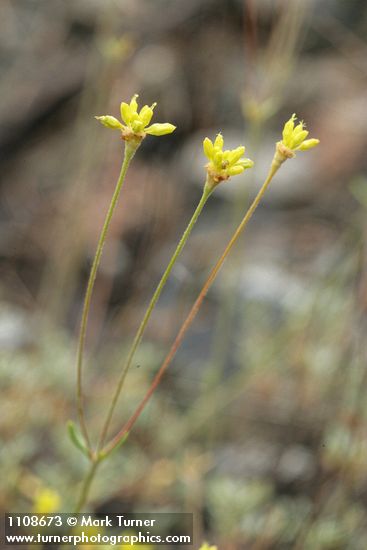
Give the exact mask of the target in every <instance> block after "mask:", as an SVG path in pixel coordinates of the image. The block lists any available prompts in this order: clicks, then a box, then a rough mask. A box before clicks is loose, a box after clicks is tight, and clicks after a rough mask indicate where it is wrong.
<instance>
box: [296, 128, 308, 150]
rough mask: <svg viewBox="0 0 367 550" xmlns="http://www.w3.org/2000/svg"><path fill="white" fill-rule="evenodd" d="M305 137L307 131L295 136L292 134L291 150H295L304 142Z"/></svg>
mask: <svg viewBox="0 0 367 550" xmlns="http://www.w3.org/2000/svg"><path fill="white" fill-rule="evenodd" d="M307 136H308V132H307V130H301V131H300V132H298V133H297V134H293V139H292V149H295V148H296V147H298V145H301V143H302V141H304V140H305V139H306V137H307Z"/></svg>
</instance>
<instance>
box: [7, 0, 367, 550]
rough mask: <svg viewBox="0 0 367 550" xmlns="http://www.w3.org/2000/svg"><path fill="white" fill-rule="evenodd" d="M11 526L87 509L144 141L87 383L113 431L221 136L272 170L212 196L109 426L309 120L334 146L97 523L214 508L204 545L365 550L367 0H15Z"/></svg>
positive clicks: (282, 194)
mask: <svg viewBox="0 0 367 550" xmlns="http://www.w3.org/2000/svg"><path fill="white" fill-rule="evenodd" d="M0 20H1V33H0V67H1V81H0V91H1V102H0V165H1V169H0V224H1V231H0V257H1V266H0V270H1V286H0V292H1V294H0V347H1V360H0V377H1V403H2V405H1V415H0V430H1V438H2V444H1V448H0V456H1V481H0V484H1V489H0V509H1V510H2V511H3V512H11V511H16V512H29V511H31V510H38V511H51V509H52V511H56V510H62V511H68V510H71V509H72V505H73V503H74V501H75V498H76V492H75V491H76V488H77V485H78V484H79V483H80V480H81V479H82V477H83V475H84V473H85V471H86V467H87V464H86V460H85V459H84V458H83V456H82V455H80V453H78V452H77V451H76V450H75V449H74V448H73V446H72V444H71V443H70V441H69V439H68V437H67V433H66V428H65V426H66V422H67V420H68V419H70V418H72V419H75V418H76V404H75V378H76V374H75V351H76V337H77V331H78V324H79V321H80V314H81V308H82V302H83V296H84V290H85V286H86V282H87V277H88V273H89V269H90V265H91V261H92V259H93V255H94V251H95V247H96V243H97V239H98V235H99V232H100V229H101V225H102V223H103V219H104V216H105V213H106V210H107V207H108V204H109V201H110V197H111V194H112V192H113V189H114V185H115V181H116V178H117V175H118V171H119V166H120V163H121V159H122V154H123V148H122V143H121V140H120V139H119V136H118V133H114V132H110V131H108V130H107V129H105V128H103V127H102V126H101V125H100V124H98V123H97V122H96V121H95V119H94V118H93V117H94V115H101V114H111V115H114V116H119V104H120V102H121V101H128V100H129V99H130V97H131V96H132V94H133V93H135V92H136V93H139V96H140V98H139V101H140V103H141V105H143V104H145V103H148V104H150V103H152V102H153V101H157V102H158V106H157V108H156V111H155V121H159V122H166V121H169V122H171V123H173V124H175V125H176V126H177V130H176V132H175V133H174V134H172V135H170V136H165V137H162V138H155V137H149V136H148V138H147V139H146V140H145V141H144V142H143V144H142V146H141V148H140V149H139V152H138V154H137V156H136V158H135V159H134V162H133V164H132V166H131V169H130V171H129V173H128V178H127V181H126V185H125V187H124V189H123V193H122V197H121V201H120V204H119V207H118V210H117V212H116V215H115V217H114V219H113V223H112V226H111V230H110V233H109V238H108V242H107V244H106V246H105V249H104V255H103V261H102V265H101V269H100V272H99V275H98V279H97V283H96V287H95V294H94V298H93V305H92V312H91V318H90V323H89V330H88V339H87V351H88V356H87V360H86V364H85V365H86V368H85V373H86V375H85V383H86V387H85V393H86V401H87V418H88V425H89V427H90V430H91V432H92V434H93V439H95V438H96V437H97V434H98V433H99V430H100V428H101V425H102V421H103V417H104V414H105V412H106V408H107V406H108V403H109V401H110V397H111V394H112V392H113V389H114V387H115V383H116V378H117V375H118V373H119V369H120V368H121V362H122V361H123V359H124V356H125V354H126V351H127V349H128V347H129V344H130V343H131V340H132V338H133V336H134V333H135V330H136V329H137V327H138V325H139V323H140V320H141V318H142V316H143V313H144V311H145V307H146V306H147V303H148V301H149V299H150V296H151V294H152V291H153V290H154V288H155V286H156V284H157V282H158V280H159V278H160V275H161V273H162V272H163V270H164V268H165V266H166V263H167V261H168V259H169V258H170V256H171V254H172V252H173V250H174V247H175V244H176V243H177V241H178V239H179V237H180V235H181V233H182V231H183V229H184V228H185V226H186V224H187V222H188V220H189V218H190V217H191V214H192V212H193V210H194V208H195V206H196V204H197V201H198V199H199V197H200V195H201V191H202V187H203V183H204V180H205V169H204V164H205V158H204V155H203V153H202V140H203V138H204V137H205V136H209V137H210V138H212V139H213V138H214V137H215V135H216V133H217V132H219V131H222V132H223V135H224V138H225V145H226V146H227V147H235V146H237V145H239V144H242V143H244V144H245V145H246V156H248V157H250V158H251V159H253V160H254V161H255V163H256V165H255V168H254V169H253V170H251V171H246V172H245V174H244V175H241V176H237V177H236V178H233V180H231V181H229V182H226V183H224V184H223V185H221V186H220V187H219V188H218V189H217V190H216V191H215V193H214V194H213V196H212V197H211V198H210V201H209V203H208V205H207V206H206V208H205V210H204V212H203V214H202V216H201V219H200V220H199V222H198V224H197V225H196V227H195V229H194V231H193V234H192V236H191V238H190V241H189V243H188V245H187V247H186V249H185V251H184V253H183V254H182V256H181V258H180V260H179V262H178V263H177V264H176V266H175V269H174V271H173V274H172V276H171V278H170V280H169V283H168V284H167V286H166V288H165V290H164V293H163V295H162V297H161V299H160V301H159V305H158V307H157V308H156V310H155V313H154V316H153V317H152V320H151V322H150V324H149V326H148V330H147V333H146V337H145V339H144V342H143V344H142V345H141V347H140V349H139V352H138V354H137V356H136V359H135V362H134V365H133V368H132V369H131V371H130V373H129V377H128V381H127V385H126V389H125V392H124V393H123V395H122V398H121V399H120V403H119V408H118V411H117V414H116V416H115V419H114V425H113V429H112V431H111V435H113V434H114V433H116V430H117V429H119V428H120V427H121V426H122V424H123V422H124V421H126V420H127V419H128V417H129V414H131V413H132V411H133V410H134V408H135V407H136V405H137V404H138V402H139V401H140V399H141V398H142V397H143V395H144V392H145V391H146V389H147V388H148V386H149V382H150V381H151V379H152V377H153V376H154V374H155V372H156V371H157V369H158V368H159V366H160V364H161V361H162V359H163V358H164V356H165V353H166V352H167V350H168V348H169V346H170V344H171V343H172V341H173V338H174V336H175V334H176V332H177V330H178V328H179V326H180V324H181V322H182V321H183V319H184V317H185V314H186V313H187V312H188V310H189V308H190V306H191V304H192V303H193V301H194V299H195V297H196V295H197V293H198V291H199V290H200V288H201V286H202V284H203V283H204V281H205V278H206V276H207V275H208V273H209V271H210V268H211V266H212V265H213V263H214V262H215V261H216V259H217V258H218V257H219V254H220V253H221V252H222V250H223V248H224V246H225V244H226V242H227V241H228V239H229V237H230V236H231V234H232V232H233V230H234V228H235V227H236V225H237V223H238V222H239V220H240V219H241V217H242V215H243V213H244V211H245V210H246V206H247V205H248V201H249V200H250V199H251V198H252V197H253V196H254V193H255V192H256V190H257V189H258V188H259V186H260V184H261V183H262V181H263V178H264V176H265V175H266V173H267V170H268V167H269V164H270V162H271V159H272V156H273V151H274V144H275V142H276V141H278V140H279V139H280V135H281V129H282V127H283V124H284V122H285V121H286V120H287V119H288V118H289V117H290V115H291V114H292V113H293V112H296V113H297V115H298V116H299V117H300V119H304V120H305V121H306V122H307V126H308V129H309V130H310V136H311V137H317V138H319V139H320V140H321V143H320V145H319V147H317V148H316V149H314V150H312V151H309V152H307V153H299V154H297V158H296V159H295V160H292V161H289V162H287V163H286V164H285V165H284V166H283V167H282V169H281V171H280V172H279V174H278V175H277V176H276V178H275V180H274V181H273V183H272V185H271V189H270V190H269V192H268V193H267V195H266V197H265V199H264V201H263V203H262V204H261V206H260V208H259V209H258V211H257V212H256V215H255V217H254V219H253V220H252V222H251V224H250V226H249V228H248V231H247V233H246V235H245V237H244V238H242V239H241V241H240V243H239V244H238V246H237V248H236V249H235V251H234V252H233V253H232V255H231V257H230V258H229V260H228V261H227V263H226V265H225V268H224V269H223V271H222V272H221V274H220V276H219V277H218V280H217V281H216V283H215V285H214V287H213V288H212V290H211V291H210V293H209V296H208V298H207V300H206V301H205V303H204V306H203V308H202V310H201V311H200V313H199V315H198V317H197V319H196V321H195V323H194V325H193V326H192V328H191V330H190V332H189V333H188V335H187V337H186V339H185V342H184V345H183V346H182V348H181V350H180V351H179V353H178V355H177V357H176V358H175V360H174V363H173V364H172V365H171V367H170V369H169V371H168V372H167V373H166V375H165V377H164V380H163V382H162V384H161V385H160V387H159V389H158V391H157V392H156V393H155V395H154V397H153V398H152V400H151V402H150V403H149V405H148V407H147V408H146V410H145V412H144V414H143V415H142V416H141V418H140V419H139V422H138V423H137V425H136V426H135V428H134V430H133V431H132V433H131V434H130V436H129V439H128V442H127V443H126V445H125V446H124V447H122V448H121V449H120V450H119V451H117V452H116V453H114V455H113V456H112V457H111V460H110V461H106V463H105V464H104V465H103V467H102V468H101V470H100V472H99V476H98V479H97V480H96V483H95V484H94V486H93V491H92V505H91V508H92V509H93V510H94V511H96V512H107V511H110V512H112V511H114V512H121V510H123V511H129V512H132V511H139V510H146V511H149V512H158V511H170V512H172V511H177V512H193V513H194V515H195V516H194V517H195V540H196V547H198V546H199V545H200V542H201V541H202V540H204V539H207V540H208V541H210V542H211V543H212V544H214V543H215V544H217V545H218V548H219V549H220V550H232V549H254V550H255V549H256V550H260V549H289V548H294V549H310V550H311V549H312V550H317V549H347V548H348V549H361V550H364V549H365V548H366V547H367V521H366V513H367V416H366V415H367V408H366V399H365V396H366V391H367V370H366V346H365V341H366V329H367V320H366V307H367V277H366V269H367V256H366V254H367V249H366V234H367V225H366V209H367V177H366V146H367V124H366V123H367V109H366V105H367V103H366V80H367V46H366V31H367V6H366V3H365V2H364V1H363V0H349V1H348V2H346V1H343V0H319V1H317V2H313V1H312V0H307V1H306V0H278V1H277V0H226V1H224V0H186V1H185V2H183V1H182V0H150V1H148V0H104V2H101V1H97V0H74V1H73V2H71V1H68V0H53V1H52V2H50V1H49V0H2V2H1V4H0Z"/></svg>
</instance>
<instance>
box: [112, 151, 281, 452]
mask: <svg viewBox="0 0 367 550" xmlns="http://www.w3.org/2000/svg"><path fill="white" fill-rule="evenodd" d="M279 167H280V162H279V161H278V160H277V157H275V158H274V160H273V162H272V165H271V167H270V170H269V174H268V176H267V178H266V180H265V181H264V183H263V185H262V187H261V188H260V190H259V192H258V194H257V195H256V197H255V199H254V200H253V202H252V203H251V205H250V207H249V209H248V210H247V212H246V214H245V216H244V218H243V219H242V221H241V223H240V224H239V226H238V227H237V229H236V231H235V232H234V234H233V236H232V238H231V239H230V241H229V243H228V244H227V246H226V248H225V250H224V252H223V254H222V255H221V257H220V258H219V260H218V262H217V263H216V265H215V266H214V268H213V269H212V271H211V273H210V275H209V277H208V279H207V280H206V282H205V284H204V286H203V288H202V289H201V291H200V293H199V296H198V297H197V299H196V301H195V303H194V305H193V306H192V308H191V310H190V312H189V314H188V316H187V317H186V319H185V321H184V323H183V324H182V326H181V328H180V330H179V332H178V334H177V336H176V339H175V341H174V342H173V344H172V347H171V349H170V350H169V352H168V354H167V356H166V358H165V360H164V362H163V364H162V366H161V367H160V369H159V371H158V372H157V374H156V376H155V377H154V379H153V382H152V384H151V385H150V387H149V389H148V391H147V392H146V394H145V396H144V398H143V399H142V401H141V403H140V404H139V406H138V407H137V409H136V410H135V412H134V413H133V415H132V416H131V417H130V419H129V420H128V421H127V423H126V424H125V425H124V426H123V427H122V429H121V430H120V431H119V432H118V433H117V435H116V436H115V437H114V438H113V439H112V440H111V441H110V443H108V444H107V445H106V447H105V449H104V450H103V451H102V452H103V454H108V453H110V452H111V451H112V450H113V449H114V448H115V447H116V446H117V445H118V444H119V442H120V441H121V439H122V438H123V437H124V436H125V435H126V434H127V433H128V432H129V431H130V430H131V428H132V427H133V425H134V424H135V422H136V421H137V419H138V418H139V416H140V414H141V413H142V411H143V409H144V407H145V405H146V404H147V402H148V401H149V399H150V398H151V396H152V394H153V393H154V391H155V389H156V388H157V386H158V384H159V383H160V381H161V378H162V376H163V374H164V372H165V371H166V369H167V368H168V366H169V365H170V363H171V362H172V359H173V358H174V356H175V355H176V352H177V350H178V348H179V347H180V345H181V343H182V341H183V339H184V336H185V334H186V332H187V330H188V329H189V327H190V326H191V324H192V322H193V321H194V319H195V317H196V314H197V312H198V311H199V309H200V306H201V304H202V302H203V300H204V298H205V296H206V294H207V292H208V290H209V289H210V287H211V286H212V284H213V282H214V280H215V278H216V276H217V275H218V272H219V270H220V269H221V267H222V265H223V264H224V262H225V260H226V258H227V256H228V254H229V253H230V251H231V249H232V248H233V246H234V245H235V244H236V242H237V240H238V239H239V237H240V235H241V233H242V232H243V231H244V229H245V228H246V226H247V224H248V222H249V221H250V219H251V217H252V215H253V214H254V212H255V210H256V208H257V206H258V205H259V203H260V201H261V199H262V197H263V195H264V193H265V191H266V190H267V188H268V186H269V184H270V182H271V180H272V179H273V177H274V175H275V174H276V172H277V171H278V169H279Z"/></svg>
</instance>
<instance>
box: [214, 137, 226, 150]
mask: <svg viewBox="0 0 367 550" xmlns="http://www.w3.org/2000/svg"><path fill="white" fill-rule="evenodd" d="M223 145H224V139H223V136H222V134H217V137H216V138H215V141H214V147H218V149H223Z"/></svg>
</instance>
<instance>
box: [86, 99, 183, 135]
mask: <svg viewBox="0 0 367 550" xmlns="http://www.w3.org/2000/svg"><path fill="white" fill-rule="evenodd" d="M137 97H138V94H135V95H133V97H132V98H131V101H130V103H124V102H122V103H121V106H120V110H121V119H122V121H123V122H124V123H125V124H123V123H122V122H120V121H119V120H118V119H117V118H115V117H113V116H111V115H103V116H96V117H95V118H96V119H97V120H99V121H100V122H101V124H103V125H104V126H106V127H107V128H110V129H111V130H120V131H121V134H122V138H123V139H124V140H126V141H129V140H134V141H138V142H140V141H141V140H142V139H144V138H145V136H146V134H150V135H151V136H164V135H165V134H171V133H172V132H173V131H174V130H175V129H176V126H174V125H173V124H170V123H169V122H165V123H163V124H161V123H155V124H151V125H150V126H148V125H149V123H150V121H151V119H152V117H153V111H154V107H155V106H156V103H153V105H151V106H150V107H149V106H148V105H144V107H142V108H141V109H140V111H139V112H138V102H137V100H136V99H137Z"/></svg>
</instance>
